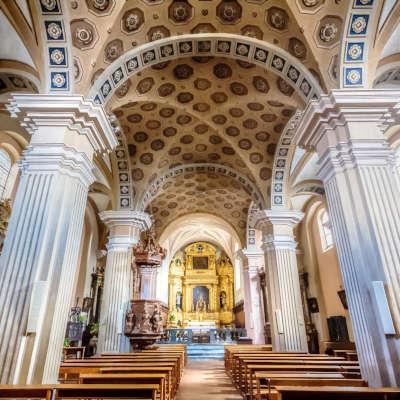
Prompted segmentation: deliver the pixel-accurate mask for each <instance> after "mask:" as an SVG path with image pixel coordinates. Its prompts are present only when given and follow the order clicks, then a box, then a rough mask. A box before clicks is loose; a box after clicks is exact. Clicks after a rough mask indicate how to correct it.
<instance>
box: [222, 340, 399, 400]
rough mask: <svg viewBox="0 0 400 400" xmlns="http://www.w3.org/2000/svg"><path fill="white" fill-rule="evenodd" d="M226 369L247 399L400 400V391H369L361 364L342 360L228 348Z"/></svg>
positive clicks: (262, 348) (257, 348)
mask: <svg viewBox="0 0 400 400" xmlns="http://www.w3.org/2000/svg"><path fill="white" fill-rule="evenodd" d="M225 369H226V371H227V373H228V375H229V376H230V377H231V379H232V382H233V384H234V385H235V386H236V387H237V388H238V389H239V390H240V392H241V393H242V395H243V397H244V398H245V399H251V400H254V399H256V400H261V399H269V400H275V399H279V400H300V399H301V400H302V399H304V400H305V399H307V400H312V399H323V400H339V399H346V400H347V399H349V400H350V399H354V400H356V399H357V400H361V399H362V400H366V399H382V400H383V399H385V400H388V399H400V388H398V389H394V388H393V389H390V388H388V389H383V390H381V389H379V390H377V389H371V388H368V387H367V382H365V381H364V380H363V379H362V378H361V373H360V366H359V364H358V361H355V360H349V359H346V358H344V357H340V356H328V355H326V354H308V353H297V352H293V353H290V352H286V353H277V352H272V351H271V348H268V347H267V346H252V345H236V346H225Z"/></svg>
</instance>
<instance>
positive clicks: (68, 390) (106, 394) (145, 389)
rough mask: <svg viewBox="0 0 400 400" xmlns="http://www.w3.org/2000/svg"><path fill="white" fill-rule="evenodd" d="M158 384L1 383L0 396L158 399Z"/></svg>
mask: <svg viewBox="0 0 400 400" xmlns="http://www.w3.org/2000/svg"><path fill="white" fill-rule="evenodd" d="M159 390H160V386H159V385H158V384H129V385H108V384H97V385H0V398H8V399H15V398H25V399H33V398H36V399H38V398H41V399H46V400H57V399H79V398H80V399H82V398H84V399H121V398H129V399H134V400H157V393H158V392H159Z"/></svg>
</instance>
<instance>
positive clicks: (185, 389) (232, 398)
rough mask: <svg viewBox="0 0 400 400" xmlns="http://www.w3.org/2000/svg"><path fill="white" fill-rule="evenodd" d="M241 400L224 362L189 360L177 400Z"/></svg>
mask: <svg viewBox="0 0 400 400" xmlns="http://www.w3.org/2000/svg"><path fill="white" fill-rule="evenodd" d="M211 399H212V400H241V399H242V396H241V395H240V394H239V392H238V391H237V390H236V388H235V387H234V386H233V385H232V383H231V381H230V379H229V377H228V376H227V375H226V373H225V369H224V361H223V360H190V359H189V360H188V364H187V366H186V368H185V371H184V374H183V377H182V381H181V383H180V386H179V390H178V395H177V397H176V400H211Z"/></svg>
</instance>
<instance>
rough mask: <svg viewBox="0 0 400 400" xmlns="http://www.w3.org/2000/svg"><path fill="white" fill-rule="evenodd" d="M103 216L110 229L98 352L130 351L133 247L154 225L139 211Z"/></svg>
mask: <svg viewBox="0 0 400 400" xmlns="http://www.w3.org/2000/svg"><path fill="white" fill-rule="evenodd" d="M100 218H101V219H102V221H103V222H104V223H105V224H106V225H107V227H108V228H109V229H110V235H109V238H108V244H107V250H108V253H107V263H106V269H105V275H104V289H103V296H102V302H101V315H100V326H99V342H98V351H99V352H100V353H103V352H125V351H129V349H130V344H129V339H128V338H127V337H125V335H124V333H123V332H124V327H123V324H124V317H125V312H126V310H127V308H128V306H129V303H130V301H131V300H132V299H133V284H134V282H133V273H132V262H133V253H132V248H133V246H134V244H136V243H137V242H138V241H139V239H140V232H141V231H142V230H145V229H149V228H150V226H151V219H150V216H149V215H148V214H146V213H144V212H139V211H104V212H102V213H100Z"/></svg>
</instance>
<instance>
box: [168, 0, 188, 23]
mask: <svg viewBox="0 0 400 400" xmlns="http://www.w3.org/2000/svg"><path fill="white" fill-rule="evenodd" d="M168 15H169V18H170V19H171V20H172V22H174V23H176V24H185V23H187V22H188V21H189V20H190V19H191V18H192V17H193V7H192V6H191V4H190V3H189V2H188V1H185V0H174V1H173V2H172V4H171V5H170V7H169V9H168Z"/></svg>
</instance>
